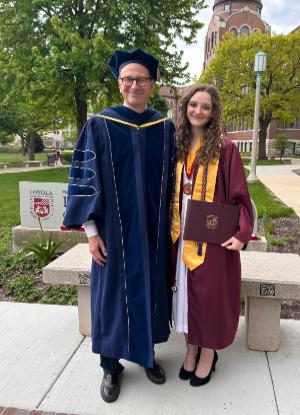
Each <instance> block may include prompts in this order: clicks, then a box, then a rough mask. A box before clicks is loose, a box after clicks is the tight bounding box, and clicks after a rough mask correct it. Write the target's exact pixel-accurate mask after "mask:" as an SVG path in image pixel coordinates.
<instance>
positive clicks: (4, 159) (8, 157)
mask: <svg viewBox="0 0 300 415" xmlns="http://www.w3.org/2000/svg"><path fill="white" fill-rule="evenodd" d="M35 159H36V160H40V161H44V162H46V161H47V153H35ZM27 160H28V156H22V154H15V153H0V163H9V164H10V167H13V166H18V165H19V166H21V165H22V166H23V161H27Z"/></svg>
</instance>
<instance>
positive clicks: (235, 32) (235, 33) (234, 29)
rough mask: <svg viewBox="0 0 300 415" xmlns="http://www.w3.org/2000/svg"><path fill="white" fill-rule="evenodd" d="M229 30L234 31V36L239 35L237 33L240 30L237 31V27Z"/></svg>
mask: <svg viewBox="0 0 300 415" xmlns="http://www.w3.org/2000/svg"><path fill="white" fill-rule="evenodd" d="M229 32H230V33H233V34H234V36H237V35H238V31H237V29H236V28H235V27H232V28H231V29H230V30H229Z"/></svg>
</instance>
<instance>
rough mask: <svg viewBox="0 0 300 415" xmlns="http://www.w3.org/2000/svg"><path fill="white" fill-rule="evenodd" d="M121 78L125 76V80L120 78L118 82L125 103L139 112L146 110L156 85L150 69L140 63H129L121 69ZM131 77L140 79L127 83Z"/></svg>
mask: <svg viewBox="0 0 300 415" xmlns="http://www.w3.org/2000/svg"><path fill="white" fill-rule="evenodd" d="M120 78H123V81H122V80H121V79H119V80H118V84H119V89H120V92H121V94H122V95H123V98H124V103H125V105H126V106H128V107H130V108H132V109H133V110H136V111H137V112H141V111H144V110H145V109H146V107H147V102H148V99H149V96H150V94H151V91H152V88H153V85H154V80H153V79H150V73H149V71H148V69H147V68H145V67H144V66H143V65H140V64H138V63H129V64H128V65H126V66H124V68H123V69H122V70H121V73H120ZM124 78H125V79H124ZM130 79H138V81H133V82H132V84H131V85H126V83H128V80H130Z"/></svg>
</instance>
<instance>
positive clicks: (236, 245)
mask: <svg viewBox="0 0 300 415" xmlns="http://www.w3.org/2000/svg"><path fill="white" fill-rule="evenodd" d="M221 246H223V248H226V249H228V250H229V251H240V250H241V249H242V248H243V246H244V242H241V241H239V240H238V239H236V238H235V237H234V236H232V237H231V238H230V239H228V240H227V241H225V242H223V243H222V245H221Z"/></svg>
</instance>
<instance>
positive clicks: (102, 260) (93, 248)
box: [88, 235, 107, 266]
mask: <svg viewBox="0 0 300 415" xmlns="http://www.w3.org/2000/svg"><path fill="white" fill-rule="evenodd" d="M88 241H89V251H90V253H91V254H92V256H93V258H94V260H95V261H96V262H97V263H98V264H99V265H101V266H103V265H105V264H106V256H107V251H106V246H105V244H104V242H103V239H102V238H101V236H100V235H94V236H90V237H89V238H88Z"/></svg>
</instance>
